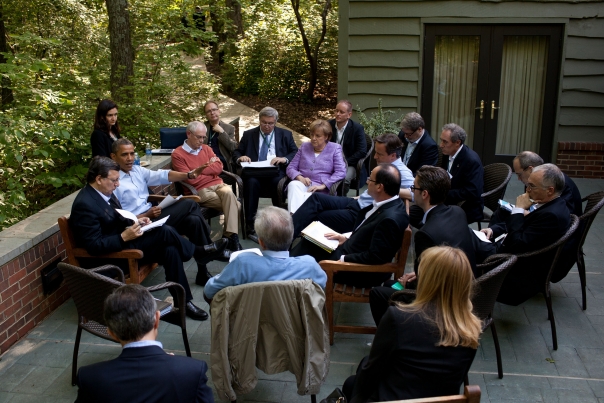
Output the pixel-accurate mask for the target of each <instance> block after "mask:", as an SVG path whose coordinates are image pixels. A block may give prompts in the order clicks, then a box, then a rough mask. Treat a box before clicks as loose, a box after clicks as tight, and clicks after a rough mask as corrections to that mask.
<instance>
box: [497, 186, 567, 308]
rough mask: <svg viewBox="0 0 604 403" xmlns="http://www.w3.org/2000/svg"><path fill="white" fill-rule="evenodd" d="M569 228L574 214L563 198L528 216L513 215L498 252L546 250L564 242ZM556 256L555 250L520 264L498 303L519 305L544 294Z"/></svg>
mask: <svg viewBox="0 0 604 403" xmlns="http://www.w3.org/2000/svg"><path fill="white" fill-rule="evenodd" d="M569 226H570V213H569V211H568V208H567V207H566V202H565V201H564V199H562V198H561V197H558V198H555V199H554V200H552V201H550V202H549V203H545V204H544V205H543V206H541V207H539V208H538V209H537V210H535V211H533V212H532V213H529V214H528V215H526V216H525V215H523V214H510V216H509V217H508V219H507V222H506V227H507V230H508V235H507V237H506V238H505V240H504V241H503V244H502V245H501V247H499V249H498V250H497V252H498V253H512V254H522V253H526V252H531V251H536V250H539V249H542V248H544V247H546V246H548V245H551V244H552V243H554V242H556V241H557V240H558V239H560V238H561V237H562V235H564V234H565V233H566V231H567V230H568V227H569ZM554 253H555V250H554V251H552V252H550V253H549V254H547V255H545V256H544V255H539V256H536V257H531V258H524V259H521V261H519V262H517V263H516V264H515V265H514V266H513V267H512V269H511V270H510V272H509V273H508V275H507V276H506V278H505V280H504V282H503V285H502V287H501V291H500V292H499V296H498V297H497V301H499V302H502V303H504V304H508V305H519V304H521V303H522V302H524V301H526V300H527V299H529V298H531V297H532V296H533V295H535V294H537V293H539V292H540V291H542V289H543V287H544V284H545V277H546V276H547V272H548V270H549V267H550V265H551V262H552V259H553V258H554Z"/></svg>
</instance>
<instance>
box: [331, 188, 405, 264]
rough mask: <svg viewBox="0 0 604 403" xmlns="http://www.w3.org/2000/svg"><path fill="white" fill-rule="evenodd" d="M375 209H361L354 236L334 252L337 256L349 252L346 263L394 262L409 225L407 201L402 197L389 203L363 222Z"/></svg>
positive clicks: (370, 207)
mask: <svg viewBox="0 0 604 403" xmlns="http://www.w3.org/2000/svg"><path fill="white" fill-rule="evenodd" d="M372 208H373V205H369V206H367V207H365V208H364V209H362V210H361V211H360V212H359V214H358V215H357V220H356V222H355V224H354V228H355V230H354V231H353V233H352V235H351V236H350V238H349V239H348V240H347V241H346V242H344V244H342V246H340V247H338V249H336V250H335V251H334V253H339V255H338V258H339V256H341V255H346V256H344V261H346V262H354V263H362V264H374V265H375V264H384V263H388V262H390V261H392V258H393V257H394V255H395V254H396V252H397V251H398V250H399V249H400V247H401V243H402V241H403V233H404V231H405V229H406V228H407V226H408V225H409V216H408V215H407V210H406V209H405V203H404V202H403V201H402V200H401V199H396V200H393V201H391V202H389V203H386V204H384V205H382V206H381V207H380V208H379V209H378V210H377V211H376V212H375V213H373V214H372V215H371V216H370V217H369V218H368V219H367V220H365V222H363V220H364V219H365V214H367V212H368V211H369V210H371V209H372ZM362 222H363V225H361V223H362ZM359 225H361V226H360V227H359Z"/></svg>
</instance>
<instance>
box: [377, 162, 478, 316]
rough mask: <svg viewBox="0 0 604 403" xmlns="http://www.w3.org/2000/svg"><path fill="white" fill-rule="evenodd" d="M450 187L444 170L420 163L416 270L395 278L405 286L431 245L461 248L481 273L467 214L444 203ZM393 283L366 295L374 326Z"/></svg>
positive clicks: (415, 186)
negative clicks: (419, 212) (420, 220)
mask: <svg viewBox="0 0 604 403" xmlns="http://www.w3.org/2000/svg"><path fill="white" fill-rule="evenodd" d="M450 188H451V179H450V178H449V174H448V173H447V171H445V170H444V169H442V168H439V167H432V166H423V167H421V168H420V169H419V170H418V171H417V175H416V176H415V182H414V184H413V187H412V188H411V189H412V191H413V193H414V195H415V203H416V204H417V205H418V206H419V207H421V209H422V210H423V211H424V217H423V219H422V221H423V222H424V225H422V227H421V229H420V230H419V231H417V232H416V233H415V236H414V242H413V243H414V244H415V265H414V269H415V270H414V272H413V273H406V274H404V275H403V277H401V278H400V279H398V281H399V282H400V283H401V284H402V285H403V286H404V287H409V286H411V288H414V287H415V284H416V279H417V269H418V267H419V258H420V256H421V254H422V253H423V252H424V251H425V250H426V249H428V248H431V247H433V246H440V245H448V246H453V247H456V248H459V249H461V250H463V251H464V252H465V254H466V256H467V257H468V260H469V261H470V265H471V266H472V271H473V272H474V277H479V276H480V274H481V273H480V272H478V270H477V268H476V257H475V251H474V244H473V242H472V237H474V236H475V235H474V234H473V233H472V230H471V229H470V228H469V227H468V223H467V221H466V214H465V213H464V211H463V210H462V209H461V208H460V207H458V206H447V205H445V204H443V203H444V201H445V198H446V197H447V192H448V191H449V189H450ZM394 283H395V281H390V282H386V283H384V287H374V288H373V289H372V290H371V292H370V294H369V305H370V307H371V314H372V315H373V320H374V321H375V323H376V325H378V324H379V322H380V319H381V318H382V316H383V315H384V313H385V312H386V310H387V309H388V306H389V305H390V296H391V295H392V294H393V293H394V292H395V291H396V290H395V289H394V288H392V287H391V286H392V284H394ZM408 302H411V301H410V300H409V301H408Z"/></svg>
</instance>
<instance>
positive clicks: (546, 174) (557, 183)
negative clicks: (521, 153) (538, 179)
mask: <svg viewBox="0 0 604 403" xmlns="http://www.w3.org/2000/svg"><path fill="white" fill-rule="evenodd" d="M540 171H543V181H542V182H543V183H542V185H543V186H546V187H550V186H553V187H554V193H555V194H556V195H558V196H560V194H561V193H562V191H563V190H564V174H563V173H562V171H561V170H560V168H558V167H557V166H556V165H554V164H542V165H539V166H537V167H535V168H534V169H533V172H532V173H533V174H534V173H535V172H540ZM531 175H532V174H531Z"/></svg>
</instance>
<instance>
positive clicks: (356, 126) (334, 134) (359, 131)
mask: <svg viewBox="0 0 604 403" xmlns="http://www.w3.org/2000/svg"><path fill="white" fill-rule="evenodd" d="M329 124H330V125H331V141H332V142H333V143H335V142H336V140H337V139H338V131H337V129H336V120H335V119H331V120H330V121H329ZM342 151H343V152H344V157H345V158H346V162H348V166H349V167H355V168H356V166H357V162H359V160H360V159H361V158H363V157H364V156H365V154H366V153H367V140H366V139H365V128H363V126H362V125H361V124H360V123H357V122H355V121H353V120H352V119H348V124H347V126H346V129H345V130H344V138H343V140H342Z"/></svg>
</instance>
